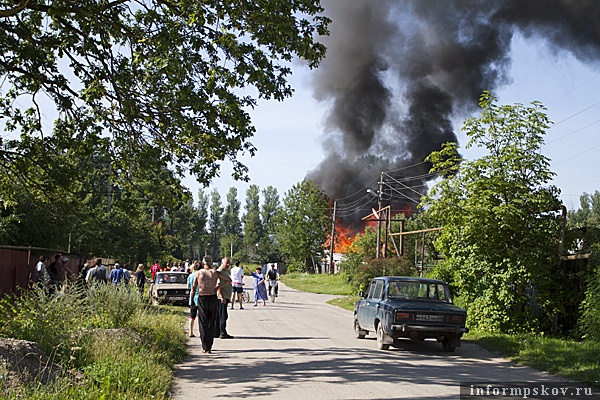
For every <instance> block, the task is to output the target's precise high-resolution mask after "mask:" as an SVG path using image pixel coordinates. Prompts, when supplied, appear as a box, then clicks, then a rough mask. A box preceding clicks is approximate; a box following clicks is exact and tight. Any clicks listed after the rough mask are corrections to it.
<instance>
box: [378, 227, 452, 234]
mask: <svg viewBox="0 0 600 400" xmlns="http://www.w3.org/2000/svg"><path fill="white" fill-rule="evenodd" d="M442 229H444V228H443V227H440V228H429V229H421V230H419V231H410V232H396V233H390V236H402V235H410V234H413V233H425V232H433V231H441V230H442Z"/></svg>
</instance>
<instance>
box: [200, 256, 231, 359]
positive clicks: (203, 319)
mask: <svg viewBox="0 0 600 400" xmlns="http://www.w3.org/2000/svg"><path fill="white" fill-rule="evenodd" d="M202 265H203V268H202V269H201V270H199V271H198V272H196V274H195V276H194V284H193V286H192V293H196V290H198V325H199V328H200V342H201V343H202V352H203V353H211V351H212V346H213V343H214V340H215V334H217V333H218V329H219V327H218V326H217V321H218V320H219V317H218V315H219V314H218V313H219V299H218V298H217V292H218V291H220V289H221V285H223V286H227V285H229V284H230V283H231V279H230V278H229V277H228V276H227V275H225V274H224V273H222V272H219V271H217V270H215V269H212V257H211V256H204V258H203V259H202ZM219 280H220V281H221V282H222V283H221V284H220V283H218V282H217V281H219Z"/></svg>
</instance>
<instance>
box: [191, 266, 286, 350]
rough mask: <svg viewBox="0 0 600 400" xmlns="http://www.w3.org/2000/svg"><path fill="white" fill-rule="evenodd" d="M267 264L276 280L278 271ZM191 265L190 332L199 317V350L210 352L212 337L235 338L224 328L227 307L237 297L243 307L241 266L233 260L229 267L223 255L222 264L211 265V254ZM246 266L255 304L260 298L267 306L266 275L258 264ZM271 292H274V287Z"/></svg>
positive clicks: (192, 334) (225, 325)
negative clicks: (250, 277)
mask: <svg viewBox="0 0 600 400" xmlns="http://www.w3.org/2000/svg"><path fill="white" fill-rule="evenodd" d="M269 268H270V269H269V271H271V275H270V276H269V279H270V277H273V278H274V279H273V280H278V279H279V274H278V273H277V270H276V269H275V268H274V265H273V264H271V266H270V267H269ZM192 269H193V271H192V273H190V275H189V276H188V286H189V288H190V289H191V291H190V301H189V305H190V328H189V335H190V337H195V333H194V327H195V322H196V320H198V330H199V334H200V342H201V344H202V352H204V353H211V351H212V347H213V344H214V339H215V338H220V339H233V338H234V337H233V336H231V335H230V334H229V333H228V332H227V320H228V318H229V315H228V309H229V308H230V307H231V309H234V308H235V303H236V301H237V302H239V305H240V310H243V309H244V302H243V299H242V294H243V291H244V288H243V279H244V268H242V267H240V262H239V261H236V262H235V266H234V267H233V268H231V261H230V259H229V258H227V257H225V258H223V259H222V260H221V265H220V266H219V267H218V268H217V269H214V268H213V267H212V257H211V256H204V258H203V259H202V262H201V263H200V262H198V261H196V262H194V264H193V265H192ZM245 269H246V271H247V272H248V273H249V275H252V277H253V278H254V306H255V307H256V306H257V305H258V301H259V300H262V302H263V306H266V300H267V299H268V295H267V286H266V283H265V282H266V280H267V278H266V277H265V275H264V274H263V273H262V270H261V268H257V269H256V271H255V272H250V271H249V270H248V268H245ZM268 274H269V273H267V275H268ZM270 289H272V287H271V286H270ZM272 295H273V296H276V295H277V292H276V289H275V290H274V292H273V293H272ZM230 305H231V306H230Z"/></svg>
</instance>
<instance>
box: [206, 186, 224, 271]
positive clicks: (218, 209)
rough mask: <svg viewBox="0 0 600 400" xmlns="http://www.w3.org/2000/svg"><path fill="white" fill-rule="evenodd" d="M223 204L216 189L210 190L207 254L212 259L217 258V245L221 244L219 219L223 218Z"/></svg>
mask: <svg viewBox="0 0 600 400" xmlns="http://www.w3.org/2000/svg"><path fill="white" fill-rule="evenodd" d="M223 210H224V209H223V204H222V203H221V195H220V194H219V191H218V190H217V189H214V190H213V191H212V192H210V217H209V220H208V230H209V232H210V236H209V243H208V244H209V248H208V249H207V250H209V254H210V255H211V256H212V257H213V259H214V260H216V259H219V247H220V245H221V236H222V234H223V227H222V226H221V225H222V224H221V220H222V219H223Z"/></svg>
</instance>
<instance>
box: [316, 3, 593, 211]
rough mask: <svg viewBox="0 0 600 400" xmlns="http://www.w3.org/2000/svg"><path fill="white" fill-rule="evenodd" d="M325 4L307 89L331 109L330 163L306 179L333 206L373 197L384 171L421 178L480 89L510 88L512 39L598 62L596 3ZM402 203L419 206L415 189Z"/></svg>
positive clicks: (327, 136) (326, 139)
mask: <svg viewBox="0 0 600 400" xmlns="http://www.w3.org/2000/svg"><path fill="white" fill-rule="evenodd" d="M323 4H324V7H325V10H326V14H327V15H328V16H329V17H330V18H331V19H332V24H331V27H330V29H331V35H330V36H329V37H327V38H325V39H324V40H323V42H324V43H325V45H326V46H327V49H328V50H327V57H326V59H325V60H324V61H323V63H322V64H321V67H320V68H319V69H318V70H317V71H316V73H315V79H314V82H313V85H314V97H315V98H316V99H317V100H318V101H321V102H324V103H325V104H326V105H327V106H328V112H327V115H326V119H325V132H324V139H323V149H324V152H325V155H326V156H325V159H324V160H323V161H322V162H321V163H320V164H319V166H318V167H317V168H316V169H314V170H313V171H310V172H309V173H308V175H307V177H308V178H309V179H311V180H312V181H313V182H315V183H316V184H318V185H319V186H320V187H321V189H322V190H323V191H324V192H325V193H326V194H327V195H328V196H329V197H330V198H332V199H343V198H348V196H350V198H348V201H353V200H356V197H357V196H359V197H360V196H362V195H363V193H361V191H362V190H363V189H364V188H365V187H367V186H370V187H372V188H373V189H376V186H375V185H374V182H377V181H378V180H379V177H380V174H381V172H382V171H392V170H396V169H399V168H402V167H406V166H412V165H417V166H415V167H412V168H407V169H405V170H403V171H402V172H401V173H398V174H397V175H395V176H396V177H402V176H406V177H414V176H419V175H423V174H426V173H427V172H428V169H429V165H428V164H424V163H422V161H423V160H424V158H425V157H427V156H428V155H429V154H430V153H431V152H432V151H434V150H439V149H440V146H441V144H442V143H444V142H449V141H457V136H456V133H455V132H454V130H453V125H452V121H453V119H454V118H457V117H464V116H465V115H467V113H469V112H473V111H474V110H475V109H476V107H477V103H478V99H479V96H480V94H481V92H482V91H483V90H491V91H492V92H493V91H494V90H496V89H498V88H499V87H501V86H502V85H505V84H507V83H510V76H508V75H507V71H508V70H509V67H510V64H511V41H512V38H513V35H514V34H515V33H516V32H519V33H520V34H521V35H523V36H524V37H526V38H528V39H540V40H541V41H542V42H545V44H546V45H547V46H548V48H550V49H552V50H555V51H557V52H558V51H559V50H561V51H568V52H571V53H572V54H573V55H574V56H576V57H577V58H578V59H579V60H581V61H584V62H595V61H596V60H598V58H599V56H600V2H598V1H597V0H576V1H573V0H496V1H487V0H486V1H483V0H478V1H475V0H472V1H467V0H443V1H439V0H377V1H368V0H344V1H339V0H323ZM531 100H533V99H531ZM426 181H427V179H424V178H418V179H414V180H412V181H411V182H410V184H411V185H414V186H415V187H420V186H421V185H424V184H425V183H426ZM355 193H359V194H357V195H356V196H352V195H353V194H355ZM404 196H405V197H411V198H413V199H414V200H415V201H416V200H418V198H419V196H418V194H417V193H416V192H415V191H411V190H405V191H404ZM398 200H401V197H400V198H398ZM404 202H405V201H404Z"/></svg>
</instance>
